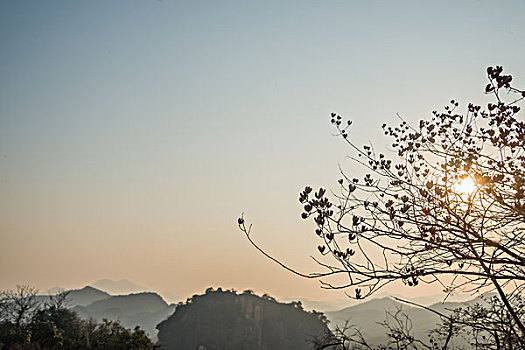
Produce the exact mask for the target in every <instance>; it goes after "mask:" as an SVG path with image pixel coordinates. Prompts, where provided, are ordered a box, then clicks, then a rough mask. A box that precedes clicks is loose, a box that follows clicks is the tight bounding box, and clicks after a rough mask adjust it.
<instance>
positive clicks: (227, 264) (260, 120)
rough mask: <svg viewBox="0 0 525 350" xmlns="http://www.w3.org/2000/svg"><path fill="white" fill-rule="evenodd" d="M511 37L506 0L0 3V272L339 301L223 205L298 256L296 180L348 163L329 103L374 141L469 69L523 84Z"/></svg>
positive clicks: (301, 251) (301, 236) (513, 25)
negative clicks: (248, 232) (243, 229)
mask: <svg viewBox="0 0 525 350" xmlns="http://www.w3.org/2000/svg"><path fill="white" fill-rule="evenodd" d="M524 43H525V2H524V1H500V2H495V1H488V0H487V1H381V2H380V1H282V0H278V1H185V2H182V1H170V0H162V1H154V0H151V1H146V0H136V1H105V0H104V1H102V0H101V1H65V0H64V1H15V0H12V1H8V0H6V1H2V2H0V288H1V289H6V288H13V287H14V286H15V285H16V284H30V285H32V286H35V287H37V288H39V289H40V290H46V289H48V288H51V287H54V286H61V287H65V288H78V287H82V286H83V285H85V284H86V283H90V282H93V281H96V280H98V279H102V278H112V279H122V278H125V279H129V280H131V281H133V282H135V283H137V284H140V285H145V286H148V287H150V288H152V289H156V290H159V291H165V292H166V291H167V292H170V293H171V294H173V295H176V296H181V297H186V296H190V295H192V294H193V293H197V292H202V291H204V289H205V288H207V287H209V286H215V287H217V286H222V287H224V288H236V289H239V290H244V289H246V288H251V289H254V290H256V291H257V292H260V293H263V292H268V293H270V294H271V295H274V296H276V297H295V298H310V299H331V298H339V297H341V295H342V294H341V292H327V291H324V290H321V289H320V288H319V284H318V282H316V281H312V280H304V279H301V278H299V277H296V276H294V275H291V274H290V273H288V272H286V271H283V270H282V269H281V268H279V267H278V266H276V265H275V264H274V263H272V262H271V261H269V260H267V259H265V258H264V257H263V256H261V255H260V254H258V253H257V252H256V251H255V250H254V249H253V248H252V247H251V246H249V244H248V242H247V240H246V239H245V238H244V237H243V236H242V234H241V233H240V232H239V230H238V229H237V224H236V218H237V217H238V216H239V215H240V213H241V212H244V213H245V215H246V218H247V219H248V220H249V221H250V222H251V223H253V224H254V228H253V235H254V236H253V237H254V239H255V240H256V241H257V242H259V243H260V244H261V246H263V247H264V248H265V249H266V250H267V251H268V252H270V253H271V254H272V255H274V256H275V257H277V258H279V259H281V260H282V261H283V262H285V263H287V264H289V265H291V266H294V267H296V268H298V269H299V270H301V271H312V270H313V269H315V264H314V263H313V262H312V261H311V259H310V256H311V255H318V254H317V253H316V246H317V241H316V237H315V234H314V233H313V229H314V227H313V223H311V222H306V223H305V222H304V221H303V220H301V219H300V213H301V206H300V205H299V203H298V201H297V197H298V193H299V191H300V190H301V189H302V188H303V187H304V186H305V185H307V184H310V185H313V186H315V187H317V186H321V185H323V186H325V187H329V188H330V187H333V188H335V185H336V180H337V179H338V178H339V175H338V164H341V166H342V167H343V168H344V169H345V170H346V171H347V172H348V173H349V174H352V170H353V167H355V165H353V164H352V163H351V162H349V161H347V160H345V155H347V154H348V153H349V151H350V150H349V149H348V148H347V147H345V145H344V144H343V142H342V141H341V140H340V139H338V138H336V137H333V136H332V134H333V132H334V130H333V129H332V126H331V125H330V123H329V114H330V112H332V111H337V112H338V113H340V114H342V115H343V116H345V117H348V118H351V119H352V120H353V121H354V128H353V129H352V131H351V132H350V135H351V137H352V138H353V140H355V141H356V143H358V144H360V143H365V142H368V141H369V140H370V141H372V142H374V143H376V144H378V145H383V144H385V139H384V138H382V137H381V133H380V131H381V130H380V125H381V124H382V123H383V122H387V123H395V122H396V113H399V114H400V115H402V116H403V117H404V118H405V119H407V120H408V121H412V122H414V121H417V120H419V119H420V118H421V117H424V116H428V115H429V114H430V112H431V111H432V110H433V109H439V108H441V107H442V106H444V105H445V104H446V103H447V102H448V101H449V100H450V99H451V98H455V99H458V100H459V101H460V102H461V103H462V106H463V107H464V106H465V103H466V102H469V101H482V100H483V99H484V96H483V94H482V92H483V87H484V85H485V79H486V77H485V68H486V67H487V66H489V65H496V64H498V65H503V66H504V68H505V71H506V72H508V73H511V74H513V75H514V79H515V81H516V82H517V86H521V87H523V86H525V70H524V69H523V68H524V67H525V45H524ZM520 82H521V84H520ZM436 288H437V289H436ZM406 292H407V293H412V294H413V295H423V294H432V293H439V288H438V287H437V286H436V287H433V288H428V287H424V286H423V287H421V288H420V289H407V291H406Z"/></svg>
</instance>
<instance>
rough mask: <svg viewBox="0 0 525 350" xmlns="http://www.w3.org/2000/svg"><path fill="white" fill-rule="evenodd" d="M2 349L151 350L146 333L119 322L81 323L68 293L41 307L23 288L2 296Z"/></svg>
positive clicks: (33, 290) (30, 289) (0, 326)
mask: <svg viewBox="0 0 525 350" xmlns="http://www.w3.org/2000/svg"><path fill="white" fill-rule="evenodd" d="M0 294H1V295H0V349H1V350H4V349H5V350H9V349H31V350H33V349H34V350H44V349H53V350H59V349H68V350H70V349H78V350H129V349H133V350H152V349H157V347H156V346H155V345H154V344H153V343H152V341H151V340H150V339H149V338H148V336H147V335H146V333H145V332H144V331H143V330H142V329H140V327H136V328H135V329H133V330H130V329H127V328H125V327H123V326H122V325H121V324H120V323H119V322H116V321H108V320H104V321H103V322H101V323H96V322H94V321H92V320H91V321H85V320H82V319H81V318H80V317H79V316H78V315H77V314H76V313H75V312H73V311H71V310H69V309H68V308H67V307H66V301H67V293H61V294H58V295H57V296H55V297H52V298H51V299H50V301H49V302H46V303H42V302H39V301H38V300H37V298H36V290H35V289H33V288H29V287H26V286H20V287H18V289H17V290H16V291H4V292H1V293H0Z"/></svg>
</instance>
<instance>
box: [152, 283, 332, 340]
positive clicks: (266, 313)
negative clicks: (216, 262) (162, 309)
mask: <svg viewBox="0 0 525 350" xmlns="http://www.w3.org/2000/svg"><path fill="white" fill-rule="evenodd" d="M157 329H158V330H159V333H158V339H159V343H160V345H161V346H162V348H163V349H166V350H189V349H201V350H215V349H217V350H219V349H231V350H237V349H239V350H240V349H244V350H267V349H268V350H270V349H272V350H281V349H282V350H284V349H297V350H301V349H311V348H312V344H311V343H309V341H311V340H313V339H314V337H318V336H322V335H323V334H325V333H326V332H328V327H327V326H326V324H325V323H324V322H323V321H322V314H319V313H311V312H306V311H304V310H303V309H302V307H301V303H300V302H292V303H289V304H283V303H279V302H277V301H276V300H275V299H273V298H271V297H269V296H267V295H265V296H263V297H259V296H256V295H254V294H252V293H251V292H244V293H243V294H237V293H236V292H234V291H222V290H221V289H220V288H219V289H218V290H216V291H214V290H211V289H208V290H207V291H206V294H203V295H195V296H193V297H192V298H190V299H188V301H187V302H186V304H183V305H179V306H178V307H177V310H176V311H175V313H174V314H173V315H172V316H170V317H169V318H168V319H167V320H165V321H163V322H161V323H160V324H159V325H158V326H157Z"/></svg>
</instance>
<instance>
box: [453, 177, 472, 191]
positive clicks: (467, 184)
mask: <svg viewBox="0 0 525 350" xmlns="http://www.w3.org/2000/svg"><path fill="white" fill-rule="evenodd" d="M454 187H455V188H454V189H455V191H456V192H457V193H458V194H461V195H467V196H470V195H471V194H472V193H474V191H476V187H477V184H476V181H475V180H474V179H473V178H472V176H467V177H465V178H463V179H462V180H461V181H459V182H458V183H457V184H456V185H455V186H454Z"/></svg>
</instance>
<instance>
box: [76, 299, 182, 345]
mask: <svg viewBox="0 0 525 350" xmlns="http://www.w3.org/2000/svg"><path fill="white" fill-rule="evenodd" d="M72 310H73V311H75V312H76V313H78V315H79V316H80V317H82V318H84V319H89V318H93V319H95V320H97V321H101V320H102V319H108V320H114V321H120V323H121V324H122V325H123V326H124V327H127V328H134V327H135V326H137V325H138V326H140V327H141V328H142V329H144V330H145V331H146V333H147V334H148V335H149V336H150V337H151V338H152V339H155V338H156V333H157V330H156V328H155V326H156V325H157V324H158V323H159V322H161V321H162V320H164V319H166V318H167V317H168V316H169V315H171V314H172V313H173V311H174V310H175V305H168V303H166V302H165V301H164V300H163V299H162V297H161V296H160V295H158V294H156V293H151V292H150V293H137V294H129V295H117V296H110V297H108V298H106V299H102V300H98V301H95V302H93V303H91V304H89V305H87V306H75V307H74V308H73V309H72Z"/></svg>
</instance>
